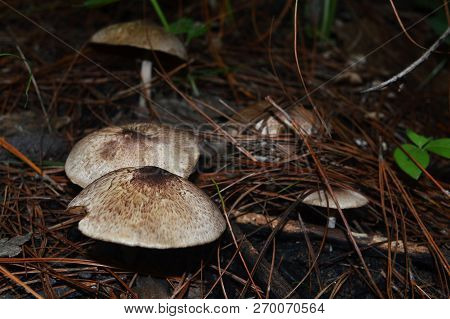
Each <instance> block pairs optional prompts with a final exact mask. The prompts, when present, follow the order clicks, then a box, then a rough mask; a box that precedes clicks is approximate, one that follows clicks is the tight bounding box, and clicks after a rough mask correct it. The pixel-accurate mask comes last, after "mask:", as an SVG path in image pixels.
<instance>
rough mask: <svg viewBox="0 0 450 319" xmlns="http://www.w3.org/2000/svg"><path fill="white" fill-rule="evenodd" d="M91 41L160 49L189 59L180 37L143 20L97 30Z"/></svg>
mask: <svg viewBox="0 0 450 319" xmlns="http://www.w3.org/2000/svg"><path fill="white" fill-rule="evenodd" d="M90 42H92V43H97V44H107V45H124V46H131V47H136V48H140V49H145V50H150V51H160V52H164V53H167V54H171V55H174V56H176V57H178V58H180V59H182V60H187V53H186V48H185V47H184V45H183V43H182V42H181V41H180V39H178V38H177V37H176V36H175V35H173V34H171V33H168V32H166V31H165V30H164V29H163V28H161V27H159V26H156V25H153V24H150V23H148V22H146V21H142V20H138V21H131V22H124V23H118V24H113V25H110V26H108V27H106V28H103V29H101V30H99V31H97V32H96V33H95V34H94V35H93V36H92V37H91V39H90Z"/></svg>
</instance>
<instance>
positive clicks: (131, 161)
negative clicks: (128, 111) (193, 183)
mask: <svg viewBox="0 0 450 319" xmlns="http://www.w3.org/2000/svg"><path fill="white" fill-rule="evenodd" d="M199 156H200V151H199V146H198V140H197V138H196V137H195V136H194V135H193V134H192V133H190V132H187V131H181V130H177V129H175V128H171V127H169V126H164V125H159V124H155V123H141V124H129V125H124V126H111V127H106V128H103V129H101V130H99V131H95V132H93V133H91V134H89V135H87V136H86V137H84V138H83V139H81V140H80V141H79V142H78V143H77V144H75V146H74V147H73V149H72V151H71V152H70V154H69V156H68V158H67V160H66V164H65V170H66V174H67V176H68V177H69V179H70V180H71V181H72V182H73V183H75V184H78V185H80V186H81V187H86V186H87V185H89V184H90V183H92V182H93V181H94V180H96V179H97V178H99V177H101V176H103V175H105V174H107V173H109V172H112V171H114V170H117V169H119V168H123V167H139V166H157V167H160V168H163V169H165V170H167V171H169V172H171V173H173V174H176V175H179V176H182V177H188V176H189V175H190V174H191V173H192V171H193V170H194V168H195V165H196V164H197V161H198V158H199Z"/></svg>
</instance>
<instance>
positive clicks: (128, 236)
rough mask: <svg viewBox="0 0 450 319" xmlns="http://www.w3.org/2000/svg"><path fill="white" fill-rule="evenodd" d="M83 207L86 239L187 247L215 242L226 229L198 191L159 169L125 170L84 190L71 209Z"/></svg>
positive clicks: (186, 181) (162, 246)
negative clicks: (85, 213) (87, 237)
mask: <svg viewBox="0 0 450 319" xmlns="http://www.w3.org/2000/svg"><path fill="white" fill-rule="evenodd" d="M74 207H83V208H84V209H85V210H86V212H87V215H86V217H85V218H84V219H82V220H81V221H80V223H79V225H78V228H79V229H80V231H81V232H82V233H83V234H85V235H86V236H89V237H92V238H95V239H100V240H104V241H108V242H113V243H118V244H123V245H127V246H140V247H145V248H158V249H166V248H183V247H190V246H197V245H202V244H206V243H209V242H212V241H214V240H216V239H217V238H219V237H220V235H221V234H222V233H223V231H224V230H225V227H226V223H225V219H224V218H223V216H222V214H221V213H220V211H219V209H218V208H217V206H216V205H215V204H214V202H213V201H211V199H210V198H209V197H208V196H207V195H206V194H205V193H204V192H203V191H202V190H201V189H199V188H198V187H196V186H195V185H194V184H192V183H191V182H189V181H188V180H186V179H183V178H181V177H179V176H176V175H174V174H171V173H169V172H167V171H165V170H163V169H160V168H157V167H150V166H146V167H141V168H123V169H119V170H117V171H114V172H111V173H109V174H107V175H105V176H103V177H101V178H99V179H97V180H96V181H95V182H93V183H92V184H90V185H89V186H88V187H86V188H85V189H83V190H82V191H81V193H80V194H79V195H78V196H77V197H75V198H74V199H73V200H72V201H71V202H70V204H69V208H74Z"/></svg>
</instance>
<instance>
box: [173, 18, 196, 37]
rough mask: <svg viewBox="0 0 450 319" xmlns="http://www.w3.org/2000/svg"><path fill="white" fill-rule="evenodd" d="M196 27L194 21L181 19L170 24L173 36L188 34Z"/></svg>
mask: <svg viewBox="0 0 450 319" xmlns="http://www.w3.org/2000/svg"><path fill="white" fill-rule="evenodd" d="M193 25H194V21H193V20H192V19H189V18H181V19H178V20H176V21H175V22H173V23H171V24H170V28H169V29H170V32H172V33H173V34H182V33H188V32H189V29H191V28H192V26H193Z"/></svg>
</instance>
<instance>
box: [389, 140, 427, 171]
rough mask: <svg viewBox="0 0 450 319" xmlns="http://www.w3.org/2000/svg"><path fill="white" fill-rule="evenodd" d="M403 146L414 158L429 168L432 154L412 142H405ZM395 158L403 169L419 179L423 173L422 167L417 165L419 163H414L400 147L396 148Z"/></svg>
mask: <svg viewBox="0 0 450 319" xmlns="http://www.w3.org/2000/svg"><path fill="white" fill-rule="evenodd" d="M402 147H403V149H404V150H405V151H406V152H408V154H409V155H410V156H411V157H412V158H414V159H415V160H416V161H417V162H418V163H419V164H420V165H422V167H423V168H427V166H428V164H429V163H430V156H429V155H428V152H427V151H425V150H422V149H420V148H418V147H416V146H414V145H412V144H403V145H402ZM394 159H395V162H396V163H397V165H398V166H399V167H400V168H401V169H402V171H404V172H405V173H406V174H408V175H409V176H411V177H412V178H414V179H418V178H419V177H420V175H421V174H422V171H421V170H420V168H419V167H417V165H416V164H414V162H413V161H412V160H410V159H409V157H408V155H406V154H405V153H404V152H403V151H402V150H401V149H400V148H399V147H397V148H396V149H395V150H394Z"/></svg>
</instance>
